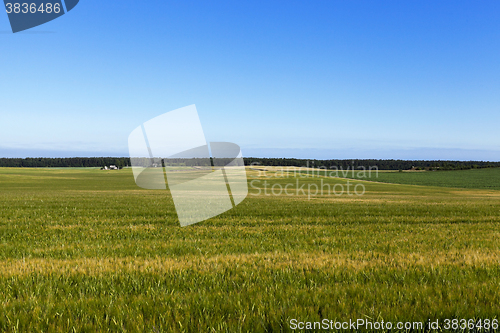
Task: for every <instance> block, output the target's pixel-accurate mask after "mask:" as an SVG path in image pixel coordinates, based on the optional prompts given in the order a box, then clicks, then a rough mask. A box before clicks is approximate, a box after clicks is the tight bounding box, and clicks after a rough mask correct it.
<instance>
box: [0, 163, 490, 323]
mask: <svg viewBox="0 0 500 333" xmlns="http://www.w3.org/2000/svg"><path fill="white" fill-rule="evenodd" d="M455 172H456V173H458V172H462V173H463V174H461V175H460V182H461V183H459V184H457V183H456V182H455V183H453V181H450V180H448V183H446V181H443V180H441V183H437V180H435V179H431V178H425V177H436V176H433V175H434V174H435V175H444V176H441V177H451V176H448V175H447V174H449V175H452V174H453V173H455ZM482 172H484V173H489V174H483V173H482ZM480 173H481V174H480ZM421 174H422V175H423V176H420V174H417V173H409V172H408V173H406V172H403V173H397V172H396V173H387V174H386V173H382V172H381V173H379V179H378V180H377V182H363V181H359V180H347V179H340V178H326V177H308V178H302V177H300V176H298V175H294V176H289V175H287V176H286V177H264V176H263V175H262V173H261V172H258V171H255V170H248V176H249V181H252V180H258V181H260V182H257V183H254V184H257V186H254V187H251V188H250V193H249V195H248V197H247V199H245V201H244V202H243V203H241V204H240V205H239V206H237V207H236V208H235V209H233V210H231V211H228V212H226V213H224V214H222V215H219V216H217V217H215V218H212V219H210V220H208V221H205V222H202V223H199V224H196V225H193V226H190V227H185V228H181V227H180V226H179V223H178V221H177V217H176V214H175V210H174V206H173V202H172V199H171V197H170V195H169V192H168V191H162V190H144V189H140V188H138V187H137V186H136V185H135V183H134V179H133V176H132V172H131V170H130V169H124V170H120V171H109V172H107V171H100V170H96V169H26V168H25V169H22V168H1V169H0V331H7V332H27V331H37V332H40V331H43V332H68V331H75V332H96V331H98V332H108V331H119V332H280V331H290V326H289V323H290V320H291V319H294V318H295V319H299V320H301V321H320V320H322V319H324V318H328V319H331V320H339V321H346V320H347V321H348V320H349V319H353V320H355V319H358V318H364V319H369V320H373V321H376V320H384V321H394V322H397V321H422V322H427V320H428V319H431V320H436V319H440V320H444V319H446V318H450V319H452V318H466V319H471V318H475V319H479V318H481V319H490V320H491V319H494V318H496V319H498V318H499V312H500V311H499V310H498V304H500V293H499V292H498V289H499V288H498V287H499V285H500V265H499V262H500V213H499V208H500V188H499V187H498V182H496V183H494V182H490V180H491V179H498V175H499V174H498V169H485V170H464V171H450V172H433V173H431V172H429V173H421ZM427 175H430V176H427ZM382 177H389V178H383V179H382ZM390 177H393V178H390ZM396 177H399V178H396ZM404 177H408V178H404ZM412 177H413V178H412ZM414 177H417V178H414ZM418 177H424V178H418ZM495 177H496V178H495ZM415 179H417V180H415ZM418 179H426V180H424V181H422V180H418ZM429 179H430V180H429ZM296 180H300V182H303V183H305V184H316V185H318V184H320V181H323V182H325V183H328V184H331V185H335V184H340V185H342V186H346V185H347V182H348V181H349V182H350V183H352V184H363V185H364V186H365V188H366V191H365V193H364V195H348V194H342V195H320V194H317V195H314V196H312V197H311V196H308V195H304V194H302V193H300V192H298V191H297V192H294V194H293V195H285V194H282V195H266V194H265V193H264V192H263V191H260V194H259V193H258V192H259V191H257V189H256V188H255V187H259V186H261V185H262V182H263V181H267V182H269V183H270V184H271V185H274V184H279V186H281V187H284V186H286V185H287V184H288V183H294V182H295V181H296ZM384 182H386V183H384ZM405 182H406V183H410V184H389V183H405ZM450 182H452V183H453V184H451V185H450ZM492 183H494V184H495V185H493V186H490V185H488V184H492ZM411 184H415V185H420V186H414V185H411ZM460 184H464V185H463V186H462V187H463V188H459V186H457V185H460ZM424 185H425V186H424ZM444 185H446V186H444ZM306 186H307V185H306ZM261 190H262V188H261Z"/></svg>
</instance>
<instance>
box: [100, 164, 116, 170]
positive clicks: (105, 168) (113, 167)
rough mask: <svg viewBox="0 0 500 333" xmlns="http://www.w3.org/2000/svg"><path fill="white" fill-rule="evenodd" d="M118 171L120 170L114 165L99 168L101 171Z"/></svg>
mask: <svg viewBox="0 0 500 333" xmlns="http://www.w3.org/2000/svg"><path fill="white" fill-rule="evenodd" d="M119 169H120V168H118V167H117V166H116V165H110V166H109V167H108V166H107V165H105V166H103V167H102V168H101V170H119Z"/></svg>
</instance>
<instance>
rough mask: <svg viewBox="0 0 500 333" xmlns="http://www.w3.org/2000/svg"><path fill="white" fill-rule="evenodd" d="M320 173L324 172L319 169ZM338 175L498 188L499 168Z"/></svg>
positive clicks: (421, 183)
mask: <svg viewBox="0 0 500 333" xmlns="http://www.w3.org/2000/svg"><path fill="white" fill-rule="evenodd" d="M321 173H323V174H324V173H325V172H324V171H321V172H320V174H321ZM339 176H340V177H346V178H353V179H365V180H372V181H377V182H383V183H394V184H407V185H423V186H444V187H457V188H477V189H490V190H500V168H491V169H490V168H488V169H472V170H457V171H403V172H398V171H379V172H378V173H376V172H375V171H373V170H372V171H371V174H369V172H368V171H366V172H359V171H355V172H354V174H353V173H352V172H345V175H344V174H343V173H342V171H339Z"/></svg>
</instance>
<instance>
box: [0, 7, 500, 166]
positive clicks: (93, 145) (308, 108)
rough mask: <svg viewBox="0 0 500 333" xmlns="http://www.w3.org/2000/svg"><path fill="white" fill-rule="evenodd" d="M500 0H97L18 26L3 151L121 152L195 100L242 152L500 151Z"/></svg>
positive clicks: (432, 155)
mask: <svg viewBox="0 0 500 333" xmlns="http://www.w3.org/2000/svg"><path fill="white" fill-rule="evenodd" d="M499 14H500V2H499V1H497V0H494V1H456V0H455V1H422V0H419V1H410V0H408V1H347V0H346V1H315V2H305V1H175V2H174V1H130V0H122V1H120V2H119V4H118V2H116V1H97V0H81V1H80V4H79V5H78V6H77V7H75V9H74V10H72V11H71V12H69V13H68V14H67V15H64V16H62V17H61V18H59V19H56V20H54V21H52V22H49V23H47V24H44V25H42V26H40V27H37V28H34V29H31V30H28V31H26V32H20V33H17V34H12V33H11V32H10V26H9V22H8V18H7V15H6V14H0V43H1V49H0V78H1V80H0V126H1V127H0V156H4V157H25V156H47V157H55V156H108V155H111V156H127V155H128V149H127V138H128V135H129V134H130V132H131V131H132V130H133V129H134V128H136V127H137V126H139V125H140V124H142V123H143V122H145V121H147V120H149V119H151V118H153V117H155V116H158V115H160V114H162V113H165V112H167V111H170V110H174V109H177V108H180V107H183V106H187V105H190V104H196V106H197V109H198V113H199V115H200V119H201V121H202V124H203V126H204V130H205V136H206V138H207V140H208V141H230V142H235V143H238V144H239V145H240V146H241V147H242V151H243V154H244V155H246V156H267V157H271V156H274V157H301V158H404V159H461V160H470V159H474V160H495V161H500V131H499V124H500V20H499V19H498V17H499Z"/></svg>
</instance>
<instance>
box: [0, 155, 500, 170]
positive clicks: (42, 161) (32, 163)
mask: <svg viewBox="0 0 500 333" xmlns="http://www.w3.org/2000/svg"><path fill="white" fill-rule="evenodd" d="M201 160H203V161H201ZM205 160H206V159H200V161H201V162H203V163H201V162H200V161H196V159H186V160H185V161H175V162H176V163H178V165H181V164H182V165H192V166H195V165H205V164H206V163H207V162H206V161H205ZM211 160H212V159H211ZM215 160H217V159H215ZM215 160H214V161H215ZM244 160H245V165H248V166H251V165H253V166H295V167H310V168H327V169H335V168H336V169H339V170H348V169H352V168H354V169H362V168H365V169H369V168H370V167H372V168H374V167H376V168H378V169H379V170H412V169H413V170H466V169H475V168H478V169H479V168H494V167H500V162H486V161H441V160H435V161H425V160H373V159H361V160H360V159H351V160H345V159H344V160H334V159H332V160H308V159H297V158H257V157H247V158H245V159H244ZM229 162H230V160H229V159H228V160H227V163H229ZM212 163H214V162H213V161H212ZM225 163H226V161H225V159H224V164H225ZM109 165H116V166H117V167H127V166H130V165H131V163H130V158H128V157H70V158H0V167H24V168H34V167H36V168H45V167H48V168H63V167H73V168H75V167H80V168H81V167H84V168H89V167H103V166H109Z"/></svg>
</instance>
